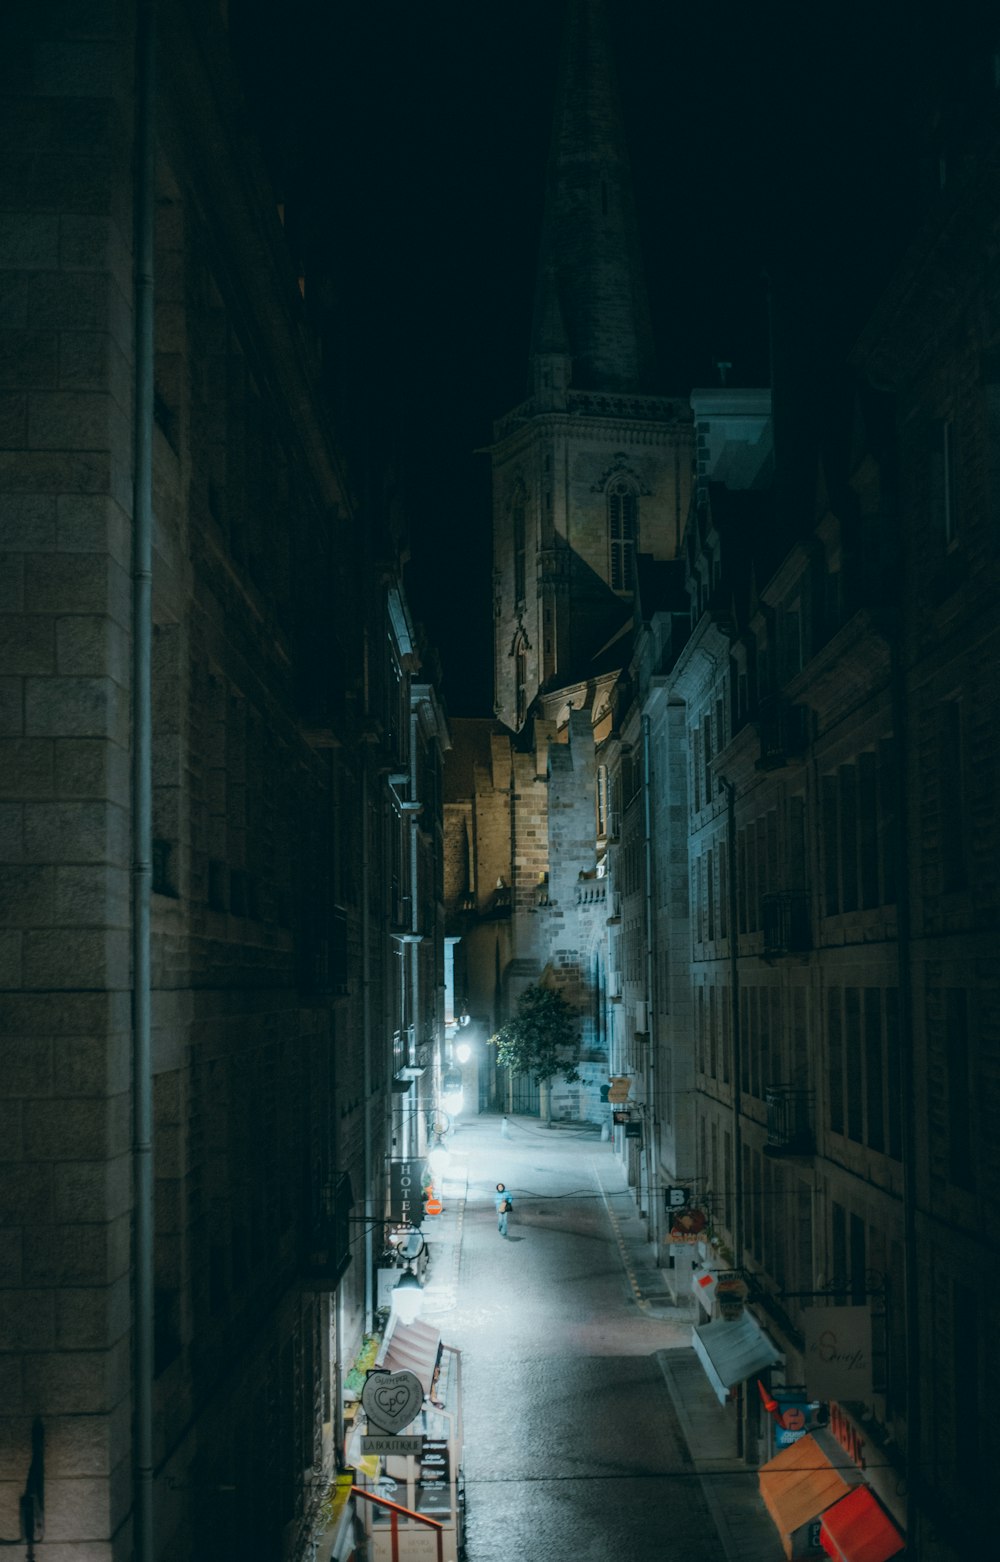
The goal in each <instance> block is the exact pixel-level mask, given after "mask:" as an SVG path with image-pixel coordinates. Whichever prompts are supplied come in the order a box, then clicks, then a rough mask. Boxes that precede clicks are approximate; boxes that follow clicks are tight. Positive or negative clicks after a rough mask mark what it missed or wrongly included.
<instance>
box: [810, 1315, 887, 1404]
mask: <svg viewBox="0 0 1000 1562" xmlns="http://www.w3.org/2000/svg"><path fill="white" fill-rule="evenodd" d="M802 1330H803V1334H804V1335H805V1350H804V1356H805V1364H806V1387H807V1388H808V1390H809V1394H810V1396H811V1397H812V1398H813V1399H842V1400H854V1399H858V1400H867V1399H870V1398H871V1391H872V1321H871V1313H870V1312H869V1310H868V1308H867V1307H807V1308H806V1309H805V1311H804V1312H803V1314H802Z"/></svg>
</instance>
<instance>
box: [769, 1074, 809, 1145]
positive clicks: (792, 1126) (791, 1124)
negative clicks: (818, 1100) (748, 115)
mask: <svg viewBox="0 0 1000 1562" xmlns="http://www.w3.org/2000/svg"><path fill="white" fill-rule="evenodd" d="M764 1100H765V1103H766V1105H767V1145H766V1146H765V1150H764V1153H765V1155H770V1156H782V1155H812V1154H813V1153H814V1152H815V1149H816V1135H815V1130H814V1128H813V1096H812V1091H811V1090H802V1089H800V1088H799V1087H798V1086H796V1085H767V1086H766V1087H765V1090H764Z"/></svg>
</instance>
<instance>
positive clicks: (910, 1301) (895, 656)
mask: <svg viewBox="0 0 1000 1562" xmlns="http://www.w3.org/2000/svg"><path fill="white" fill-rule="evenodd" d="M898 636H899V629H898V626H897V627H896V628H895V630H894V632H893V634H892V642H891V653H890V654H891V671H890V678H891V698H892V730H893V734H894V739H895V747H896V756H895V758H896V777H895V780H896V796H895V804H896V840H895V849H896V950H897V960H898V972H899V975H898V983H899V1055H900V1091H901V1095H902V1101H901V1102H900V1117H901V1124H900V1126H901V1129H902V1150H903V1313H904V1317H905V1320H906V1543H907V1554H909V1552H910V1550H911V1548H914V1547H915V1546H916V1545H917V1515H918V1513H919V1510H920V1497H919V1483H920V1441H921V1425H920V1328H919V1322H920V1279H919V1271H918V1264H919V1262H920V1256H921V1255H920V1250H919V1246H918V1234H917V1133H916V1123H917V1118H916V1083H915V1080H914V1076H913V1046H912V1037H913V1001H912V996H911V992H910V979H911V974H912V973H911V969H910V964H911V962H910V851H909V821H908V817H907V807H908V791H907V786H906V745H907V721H906V683H905V679H904V674H903V665H902V658H901V655H900V648H899V644H898Z"/></svg>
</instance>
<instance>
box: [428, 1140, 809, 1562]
mask: <svg viewBox="0 0 1000 1562" xmlns="http://www.w3.org/2000/svg"><path fill="white" fill-rule="evenodd" d="M501 1123H502V1119H501V1118H499V1117H497V1116H482V1117H479V1118H473V1119H471V1120H469V1121H462V1122H461V1126H460V1127H459V1128H458V1130H457V1132H456V1134H455V1135H454V1138H453V1147H452V1164H451V1167H450V1170H449V1173H448V1176H447V1178H446V1182H445V1189H446V1198H445V1211H444V1214H443V1215H442V1216H441V1217H440V1220H439V1222H432V1221H428V1222H427V1223H426V1226H427V1229H428V1236H429V1238H430V1242H431V1249H432V1253H434V1254H435V1255H436V1256H435V1257H434V1258H433V1260H432V1268H431V1275H430V1282H429V1285H428V1298H427V1303H426V1305H425V1309H424V1313H425V1316H426V1317H427V1318H428V1320H429V1321H430V1322H433V1323H434V1325H435V1326H436V1327H437V1328H439V1329H440V1330H441V1334H442V1338H443V1339H444V1340H446V1341H448V1343H450V1344H453V1345H455V1346H457V1347H458V1348H459V1349H460V1350H461V1351H462V1353H463V1381H464V1386H465V1477H466V1491H467V1510H468V1527H467V1552H468V1562H508V1559H511V1558H525V1559H532V1558H539V1559H540V1558H544V1559H545V1562H587V1559H593V1562H599V1559H600V1562H603V1559H606V1558H609V1557H613V1556H622V1557H627V1558H629V1559H630V1562H653V1559H654V1558H655V1559H656V1562H674V1559H677V1562H680V1559H685V1562H709V1559H718V1558H720V1557H728V1558H738V1559H741V1562H769V1559H771V1558H774V1559H777V1558H779V1557H780V1554H781V1551H780V1545H779V1543H778V1540H777V1537H776V1535H775V1532H774V1529H773V1526H772V1525H771V1524H770V1521H769V1519H768V1518H767V1515H766V1513H765V1511H764V1508H763V1505H762V1503H761V1502H760V1500H759V1497H758V1495H757V1482H756V1477H755V1475H754V1474H753V1472H751V1471H748V1470H747V1469H746V1467H745V1466H742V1467H740V1466H739V1465H738V1463H737V1461H736V1460H735V1459H734V1458H732V1457H730V1456H731V1455H732V1453H733V1452H734V1450H733V1449H732V1448H731V1446H729V1445H730V1441H731V1439H732V1436H733V1428H734V1425H735V1422H734V1420H733V1417H732V1410H731V1408H730V1412H729V1415H727V1414H726V1412H725V1411H724V1410H723V1409H722V1407H720V1406H719V1405H718V1404H717V1403H716V1401H715V1400H714V1397H713V1396H712V1393H711V1389H710V1388H709V1385H708V1383H707V1380H706V1379H705V1377H704V1374H703V1372H702V1370H701V1368H700V1366H699V1365H698V1364H697V1362H696V1361H695V1360H694V1357H693V1353H692V1352H691V1350H690V1342H691V1324H692V1317H691V1312H690V1310H689V1309H688V1308H685V1307H683V1306H681V1307H677V1306H674V1305H672V1304H671V1301H670V1297H669V1293H668V1292H667V1288H666V1285H665V1284H664V1282H663V1279H662V1272H658V1271H657V1269H656V1267H655V1263H654V1261H653V1258H652V1250H651V1249H650V1248H649V1247H648V1244H646V1243H645V1240H644V1223H642V1222H641V1221H640V1220H639V1218H638V1217H637V1215H636V1213H635V1204H634V1199H633V1197H632V1195H631V1194H630V1193H629V1191H628V1190H627V1189H626V1187H625V1185H624V1180H623V1177H622V1174H621V1171H620V1168H619V1165H618V1162H617V1161H616V1160H615V1158H614V1156H613V1154H612V1151H611V1147H610V1145H609V1144H608V1143H607V1142H602V1141H601V1138H600V1135H599V1133H598V1132H596V1131H594V1130H593V1129H590V1128H588V1127H586V1126H584V1125H574V1126H572V1127H569V1126H565V1125H559V1126H557V1127H554V1128H553V1129H552V1130H546V1129H545V1127H544V1125H543V1124H541V1123H540V1122H539V1121H538V1120H537V1119H530V1118H512V1119H510V1120H509V1124H508V1133H509V1137H503V1136H502V1133H501ZM497 1181H503V1182H505V1184H506V1185H507V1187H508V1189H509V1190H510V1192H511V1194H512V1197H513V1201H514V1214H513V1216H512V1218H511V1222H510V1231H509V1236H508V1238H507V1240H504V1239H503V1238H502V1237H500V1235H499V1233H498V1231H497V1219H496V1215H495V1213H494V1189H495V1185H496V1183H497ZM671 1385H672V1387H673V1392H671ZM685 1388H687V1393H688V1395H689V1396H690V1397H689V1399H688V1402H687V1403H684V1401H683V1400H682V1401H681V1404H680V1411H681V1416H682V1417H683V1418H684V1420H685V1421H686V1422H687V1423H688V1432H689V1435H691V1430H692V1429H691V1419H690V1418H697V1419H698V1420H699V1421H700V1426H699V1427H698V1431H697V1432H695V1433H694V1436H695V1437H698V1443H697V1444H696V1447H695V1449H694V1450H693V1451H694V1453H695V1455H696V1457H697V1455H698V1454H699V1453H700V1454H701V1458H700V1459H698V1461H697V1465H696V1463H695V1462H693V1460H692V1457H691V1452H689V1448H688V1441H687V1437H686V1436H685V1430H684V1428H683V1427H682V1424H681V1417H679V1415H678V1410H677V1408H675V1404H674V1396H675V1395H676V1396H678V1398H680V1397H681V1395H682V1394H683V1393H684V1391H685ZM699 1412H700V1414H699ZM699 1433H700V1437H699V1436H698V1434H699ZM699 1466H700V1471H699ZM709 1469H710V1471H711V1472H712V1473H710V1474H707V1475H706V1476H705V1486H703V1481H702V1474H703V1473H704V1472H706V1471H708V1470H709ZM700 1472H701V1473H700ZM706 1488H707V1489H706ZM727 1521H728V1523H727ZM720 1531H721V1534H720Z"/></svg>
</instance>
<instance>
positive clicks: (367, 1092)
mask: <svg viewBox="0 0 1000 1562" xmlns="http://www.w3.org/2000/svg"><path fill="white" fill-rule="evenodd" d="M361 762H362V769H361V1003H362V1010H361V1040H362V1048H363V1059H364V1065H363V1066H364V1079H363V1090H364V1118H363V1134H364V1141H363V1146H362V1165H363V1167H364V1178H365V1205H364V1208H365V1234H364V1235H365V1240H364V1252H365V1331H366V1333H368V1334H370V1333H371V1331H372V1325H373V1323H374V1318H375V1297H374V1275H375V1246H374V1243H375V1231H374V1224H375V1204H374V1198H375V1194H374V1190H373V1187H372V1182H373V1177H372V1160H373V1155H372V993H371V986H372V971H371V886H370V884H369V876H370V861H369V858H370V847H369V835H370V821H369V818H368V810H369V801H368V749H367V746H365V747H364V748H363V750H362V754H361Z"/></svg>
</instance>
